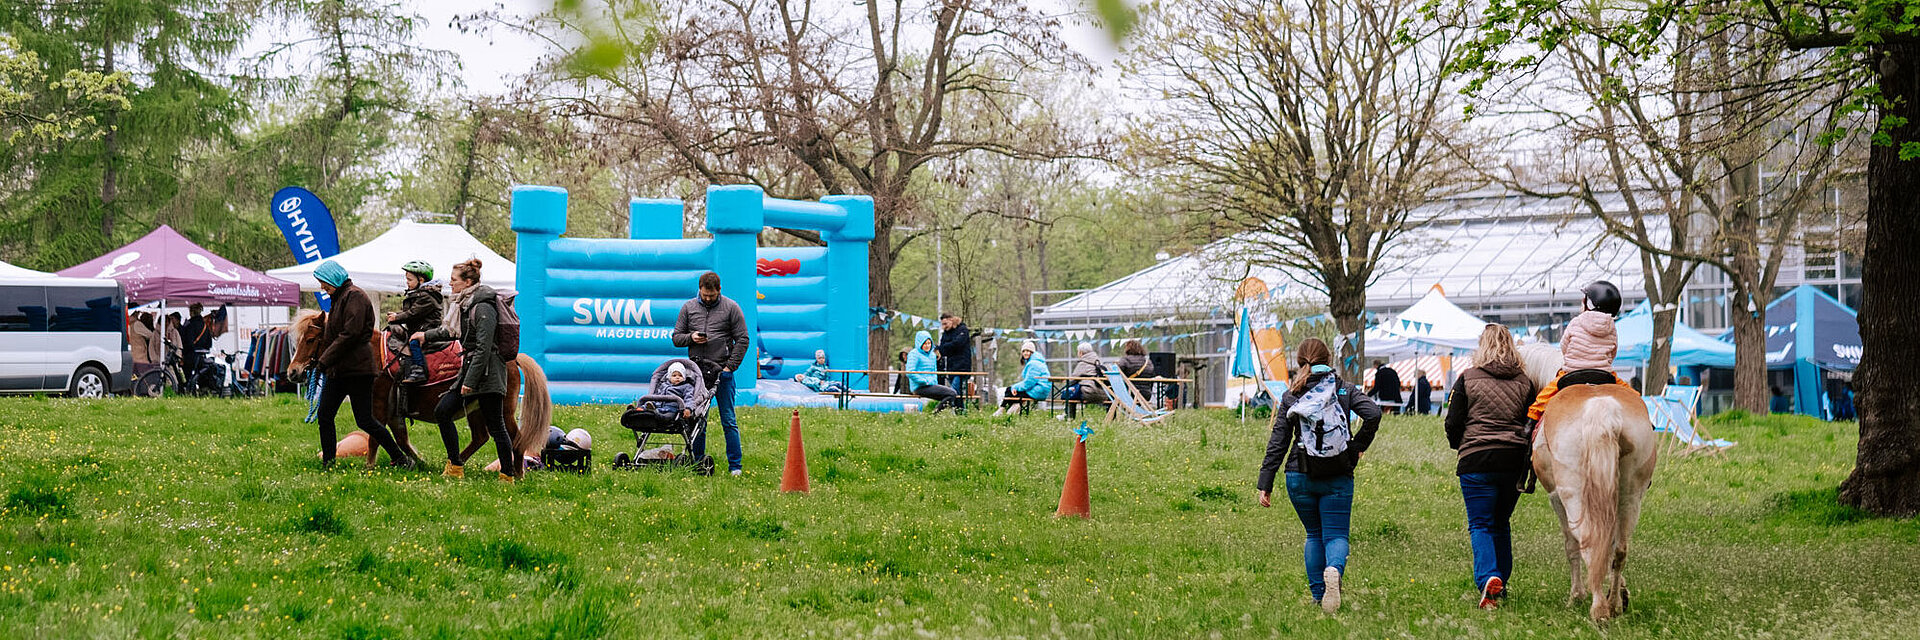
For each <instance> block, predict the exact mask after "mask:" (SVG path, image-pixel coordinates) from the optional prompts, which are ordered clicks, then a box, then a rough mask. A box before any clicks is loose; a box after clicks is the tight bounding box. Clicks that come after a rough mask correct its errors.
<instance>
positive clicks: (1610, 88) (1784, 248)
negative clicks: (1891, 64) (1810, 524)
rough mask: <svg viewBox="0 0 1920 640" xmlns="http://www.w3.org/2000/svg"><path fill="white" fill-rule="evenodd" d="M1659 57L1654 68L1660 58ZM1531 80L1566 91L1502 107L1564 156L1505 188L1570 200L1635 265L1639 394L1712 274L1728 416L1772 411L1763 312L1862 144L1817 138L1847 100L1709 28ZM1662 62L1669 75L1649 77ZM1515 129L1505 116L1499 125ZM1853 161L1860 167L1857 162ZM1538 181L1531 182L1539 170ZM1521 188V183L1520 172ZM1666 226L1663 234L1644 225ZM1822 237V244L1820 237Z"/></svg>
mask: <svg viewBox="0 0 1920 640" xmlns="http://www.w3.org/2000/svg"><path fill="white" fill-rule="evenodd" d="M1567 9H1568V10H1569V11H1571V13H1567V14H1565V15H1556V17H1555V19H1556V20H1562V21H1567V22H1579V23H1581V24H1583V25H1585V27H1583V28H1587V29H1590V30H1593V31H1596V32H1603V31H1611V30H1613V28H1614V27H1613V25H1611V24H1609V23H1608V22H1607V20H1610V19H1617V18H1618V16H1610V15H1608V14H1605V13H1603V12H1591V11H1587V10H1586V9H1585V8H1573V7H1569V8H1567ZM1656 51H1658V52H1659V53H1658V54H1655V52H1656ZM1557 53H1558V55H1556V56H1555V57H1554V58H1553V59H1551V60H1547V61H1544V62H1543V63H1542V68H1541V70H1540V72H1539V73H1540V74H1542V75H1543V76H1546V77H1553V78H1561V79H1565V80H1567V81H1568V82H1566V83H1565V84H1564V85H1563V84H1559V83H1555V84H1554V85H1545V84H1534V85H1529V86H1526V87H1524V88H1520V89H1517V94H1516V95H1512V96H1502V98H1503V99H1507V100H1515V101H1518V102H1520V103H1522V104H1524V105H1525V106H1524V107H1518V109H1520V110H1523V111H1525V112H1528V113H1532V114H1537V115H1536V116H1535V119H1536V120H1537V121H1539V122H1540V126H1538V127H1534V128H1528V129H1523V130H1522V131H1521V132H1520V136H1521V137H1522V138H1523V139H1538V137H1539V136H1542V135H1545V136H1549V137H1554V138H1562V139H1565V140H1566V141H1567V142H1568V143H1569V144H1570V149H1571V150H1572V152H1571V153H1557V154H1555V155H1554V157H1553V158H1552V160H1550V161H1549V162H1550V163H1551V165H1552V166H1551V167H1548V168H1545V170H1544V171H1535V172H1533V173H1536V174H1537V175H1532V176H1526V177H1527V178H1531V179H1534V180H1541V179H1544V180H1545V181H1546V182H1549V183H1552V184H1554V185H1556V186H1565V190H1564V191H1558V192H1550V191H1551V190H1549V189H1542V188H1541V187H1539V186H1537V185H1531V184H1526V183H1525V182H1526V181H1525V180H1509V181H1508V186H1509V187H1510V188H1515V189H1517V190H1521V191H1524V192H1529V193H1534V194H1536V195H1545V196H1549V197H1553V196H1566V197H1572V198H1574V199H1576V200H1577V201H1579V202H1581V203H1582V204H1583V205H1585V208H1586V209H1587V210H1588V211H1589V212H1590V213H1591V214H1592V215H1593V216H1595V217H1597V218H1598V219H1599V220H1600V221H1602V222H1603V223H1605V224H1606V227H1607V229H1608V230H1609V231H1610V232H1611V233H1612V234H1613V235H1614V236H1616V237H1618V238H1621V239H1623V240H1625V241H1626V242H1628V243H1630V244H1632V245H1633V246H1635V247H1637V248H1638V249H1639V250H1640V258H1641V267H1642V269H1641V271H1642V276H1643V279H1644V282H1643V285H1644V287H1645V290H1646V292H1647V296H1648V300H1649V302H1651V303H1652V307H1653V321H1654V331H1653V335H1654V336H1655V338H1654V343H1653V345H1652V347H1653V348H1652V353H1651V355H1650V356H1649V358H1648V362H1647V379H1646V381H1645V387H1644V388H1645V389H1646V391H1647V393H1649V394H1657V393H1659V390H1660V389H1661V388H1662V387H1664V386H1665V384H1666V377H1667V371H1668V368H1669V367H1668V362H1669V360H1668V358H1669V356H1670V354H1671V351H1672V341H1671V339H1670V338H1671V336H1672V335H1673V326H1674V323H1675V316H1676V315H1677V312H1678V307H1679V303H1680V298H1681V294H1682V292H1683V291H1684V290H1685V288H1686V286H1687V282H1688V281H1689V280H1690V279H1691V277H1692V275H1693V273H1694V271H1695V269H1697V268H1699V267H1700V266H1703V265H1704V266H1708V267H1709V268H1712V269H1715V270H1717V271H1719V272H1720V273H1723V274H1725V276H1726V281H1727V282H1728V283H1729V284H1730V285H1731V289H1732V291H1731V294H1732V296H1731V303H1730V307H1731V308H1732V309H1733V313H1732V314H1731V320H1732V326H1733V329H1734V332H1733V334H1734V344H1735V345H1736V347H1737V348H1738V354H1739V355H1738V356H1737V357H1736V363H1735V367H1734V402H1735V405H1736V406H1739V407H1740V408H1743V409H1746V410H1748V411H1753V412H1756V413H1761V412H1765V411H1766V410H1767V402H1768V397H1769V394H1768V388H1767V376H1766V367H1767V364H1766V345H1767V336H1766V334H1765V328H1766V327H1765V318H1764V317H1763V315H1764V314H1760V313H1754V312H1751V311H1750V310H1759V309H1764V308H1766V306H1767V305H1768V304H1769V303H1771V302H1772V301H1773V298H1774V283H1775V282H1776V280H1777V278H1778V275H1779V273H1780V269H1781V267H1782V265H1783V263H1785V262H1786V261H1787V260H1788V257H1789V255H1791V253H1790V252H1791V251H1792V250H1793V249H1795V248H1796V247H1800V246H1803V245H1804V244H1805V239H1806V238H1805V236H1807V235H1809V234H1807V233H1806V232H1805V230H1804V228H1805V227H1807V226H1808V225H1812V224H1818V223H1819V221H1821V220H1822V219H1823V216H1821V215H1816V214H1819V213H1825V214H1827V215H1825V216H1824V219H1825V220H1827V221H1829V224H1831V221H1832V220H1834V219H1835V217H1836V216H1834V215H1833V213H1834V212H1833V211H1832V209H1833V207H1834V204H1835V203H1834V199H1833V198H1832V197H1831V194H1832V191H1833V189H1834V187H1835V185H1836V184H1838V183H1839V182H1840V181H1842V180H1844V178H1845V176H1846V174H1847V173H1848V169H1849V167H1851V166H1853V163H1851V162H1848V160H1855V161H1857V160H1861V159H1862V158H1860V157H1849V156H1848V152H1849V151H1850V150H1856V149H1857V148H1858V145H1856V144H1853V143H1855V142H1858V141H1859V138H1858V137H1857V136H1846V137H1840V138H1838V139H1836V140H1834V141H1830V142H1829V141H1820V140H1818V139H1817V138H1818V137H1819V136H1820V135H1821V134H1822V133H1824V132H1825V131H1826V129H1827V127H1828V126H1829V124H1830V123H1832V122H1835V121H1837V120H1838V119H1839V118H1840V117H1841V115H1840V111H1841V110H1842V108H1843V106H1844V104H1845V103H1846V101H1847V100H1848V97H1849V95H1850V94H1849V91H1848V87H1846V86H1844V85H1840V84H1809V83H1805V82H1802V81H1800V80H1799V78H1800V77H1802V76H1803V75H1804V74H1805V73H1806V72H1807V71H1808V69H1809V68H1810V67H1813V66H1817V65H1819V64H1821V63H1822V61H1821V60H1820V59H1819V57H1818V56H1810V55H1805V54H1800V55H1795V54H1794V52H1791V51H1785V50H1783V47H1782V46H1781V43H1780V42H1779V41H1778V40H1777V39H1775V38H1771V37H1768V36H1766V34H1764V33H1760V32H1757V31H1755V30H1754V29H1751V28H1749V27H1746V26H1743V25H1716V24H1714V21H1713V19H1711V18H1709V17H1706V16H1699V15H1690V16H1682V17H1676V18H1675V23H1674V25H1673V26H1672V28H1671V29H1669V30H1668V32H1667V33H1666V35H1664V36H1663V37H1661V38H1659V39H1658V40H1655V41H1652V42H1647V43H1643V44H1641V45H1639V46H1627V45H1622V44H1619V43H1618V41H1616V40H1614V39H1608V38H1595V39H1592V40H1584V39H1582V40H1572V41H1568V42H1565V43H1563V44H1562V45H1561V46H1560V47H1559V49H1558V51H1557ZM1647 57H1657V58H1659V59H1661V60H1664V61H1665V63H1664V64H1645V59H1644V58H1647ZM1508 118H1509V119H1512V118H1513V117H1512V116H1508ZM1856 156H1857V154H1856ZM1536 169H1538V167H1536ZM1516 174H1519V172H1516ZM1654 223H1664V224H1657V225H1656V224H1654ZM1828 231H1831V229H1829V230H1828Z"/></svg>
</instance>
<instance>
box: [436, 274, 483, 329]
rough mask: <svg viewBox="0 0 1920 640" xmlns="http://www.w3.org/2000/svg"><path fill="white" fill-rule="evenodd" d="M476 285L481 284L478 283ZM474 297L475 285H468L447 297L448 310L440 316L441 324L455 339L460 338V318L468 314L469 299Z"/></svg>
mask: <svg viewBox="0 0 1920 640" xmlns="http://www.w3.org/2000/svg"><path fill="white" fill-rule="evenodd" d="M474 286H479V285H478V284H476V285H474ZM472 297H473V287H467V288H465V289H462V290H460V292H459V293H455V294H453V297H451V298H448V299H447V310H446V312H445V313H444V314H443V315H442V316H441V317H440V326H442V327H445V328H446V330H447V335H448V336H449V337H452V338H453V339H455V340H459V339H460V318H461V316H464V315H466V314H465V313H464V311H465V309H466V306H467V299H468V298H472Z"/></svg>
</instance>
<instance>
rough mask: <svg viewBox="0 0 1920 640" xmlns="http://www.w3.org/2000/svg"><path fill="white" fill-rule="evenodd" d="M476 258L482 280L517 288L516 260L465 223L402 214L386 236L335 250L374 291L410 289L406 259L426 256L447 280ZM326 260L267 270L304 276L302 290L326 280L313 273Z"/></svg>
mask: <svg viewBox="0 0 1920 640" xmlns="http://www.w3.org/2000/svg"><path fill="white" fill-rule="evenodd" d="M470 258H479V259H480V262H481V282H484V283H486V284H487V286H490V287H493V288H494V289H496V290H499V291H500V292H502V293H507V292H512V291H515V288H514V275H515V272H514V268H513V263H512V262H509V261H508V260H507V259H506V258H505V257H502V256H501V255H500V254H498V253H494V252H493V250H492V249H488V248H487V245H485V244H481V243H480V240H479V239H478V238H475V237H473V234H471V233H467V230H466V229H462V228H460V226H459V225H452V224H426V223H421V222H414V221H411V220H402V221H400V222H399V223H398V224H395V225H393V228H392V229H388V230H387V232H386V233H383V234H380V237H378V238H374V239H372V240H368V241H367V243H366V244H362V245H360V246H358V247H354V248H352V249H348V250H346V251H342V252H340V254H339V255H336V256H333V260H334V261H337V262H339V263H340V266H342V267H346V268H347V274H348V275H349V276H351V277H352V278H353V282H354V284H357V285H360V288H362V289H366V290H368V291H381V292H386V293H400V292H403V291H406V290H407V277H406V274H405V273H404V272H402V271H400V265H403V264H406V263H408V262H410V261H413V260H425V261H426V262H427V264H431V265H433V276H434V277H435V278H438V279H441V280H445V279H446V278H447V276H448V274H451V273H453V265H454V264H455V263H459V262H464V261H466V260H468V259H470ZM321 262H322V261H320V260H316V261H313V262H308V263H306V264H299V265H294V266H291V267H283V268H279V269H274V270H272V271H268V272H267V275H270V276H273V277H275V278H280V279H283V280H292V281H294V282H298V283H300V289H301V290H302V291H317V290H319V289H320V283H319V282H318V281H316V280H314V279H313V269H314V268H315V267H318V266H320V263H321Z"/></svg>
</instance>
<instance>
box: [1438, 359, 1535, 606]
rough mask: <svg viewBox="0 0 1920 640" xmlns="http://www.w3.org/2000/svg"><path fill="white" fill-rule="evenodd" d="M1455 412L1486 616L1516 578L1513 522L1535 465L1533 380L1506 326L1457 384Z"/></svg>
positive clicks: (1451, 409)
mask: <svg viewBox="0 0 1920 640" xmlns="http://www.w3.org/2000/svg"><path fill="white" fill-rule="evenodd" d="M1451 397H1452V404H1451V405H1448V407H1447V421H1446V422H1447V444H1448V445H1449V446H1451V447H1453V448H1454V449H1455V450H1458V451H1459V452H1460V462H1459V464H1458V465H1457V466H1455V467H1454V473H1455V474H1457V475H1459V476H1460V496H1461V497H1462V498H1463V499H1464V500H1465V501H1466V505H1467V535H1468V538H1469V539H1470V541H1471V542H1472V545H1473V588H1474V589H1477V590H1479V591H1480V608H1482V609H1493V608H1496V607H1499V606H1500V600H1501V599H1502V598H1503V597H1505V596H1506V583H1507V581H1509V580H1512V579H1513V578H1512V575H1511V574H1512V573H1513V528H1512V527H1511V526H1510V525H1508V523H1507V521H1508V519H1509V518H1511V517H1513V507H1514V505H1515V504H1518V503H1519V502H1520V481H1521V479H1522V478H1525V477H1526V473H1527V468H1528V467H1529V466H1530V465H1531V464H1532V453H1531V450H1530V448H1529V447H1528V443H1527V407H1528V406H1529V405H1531V404H1532V403H1533V399H1534V395H1533V380H1532V379H1531V378H1528V377H1527V374H1526V372H1525V371H1524V370H1523V369H1522V368H1521V364H1520V351H1519V350H1518V349H1516V348H1514V346H1513V334H1512V333H1509V332H1508V330H1507V328H1506V327H1505V326H1502V325H1497V324H1490V325H1487V328H1486V329H1483V330H1481V331H1480V349H1479V350H1477V351H1474V352H1473V368H1472V369H1468V370H1467V371H1466V372H1465V373H1462V374H1460V379H1459V380H1458V381H1456V382H1454V383H1453V394H1452V396H1451Z"/></svg>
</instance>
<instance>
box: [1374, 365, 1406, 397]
mask: <svg viewBox="0 0 1920 640" xmlns="http://www.w3.org/2000/svg"><path fill="white" fill-rule="evenodd" d="M1373 397H1375V398H1379V399H1380V400H1381V401H1383V402H1399V401H1400V372H1398V371H1394V370H1393V368H1392V367H1384V366H1383V367H1380V368H1379V369H1376V370H1374V372H1373Z"/></svg>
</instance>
